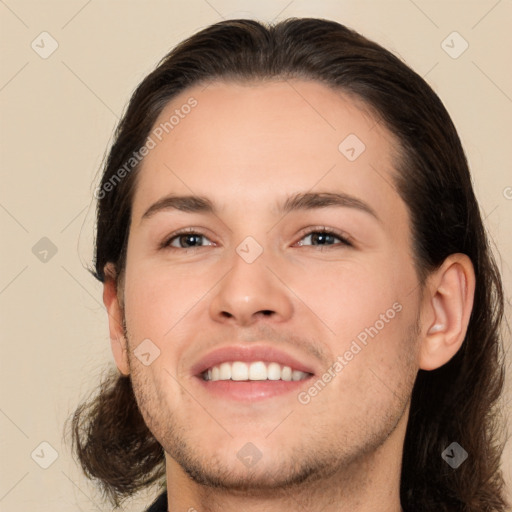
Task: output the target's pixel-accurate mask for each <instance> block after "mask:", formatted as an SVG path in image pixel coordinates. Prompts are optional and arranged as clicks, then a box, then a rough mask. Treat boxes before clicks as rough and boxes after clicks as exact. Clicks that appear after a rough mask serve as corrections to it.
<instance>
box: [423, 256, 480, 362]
mask: <svg viewBox="0 0 512 512" xmlns="http://www.w3.org/2000/svg"><path fill="white" fill-rule="evenodd" d="M474 294H475V272H474V268H473V263H472V262H471V260H470V258H469V257H468V256H467V255H466V254H459V253H457V254H452V255H450V256H449V257H448V258H446V260H445V261H444V262H443V264H442V265H441V267H440V268H439V269H438V270H436V271H435V272H434V273H433V274H432V275H431V276H429V278H428V284H427V286H426V287H425V295H424V299H423V304H422V319H423V320H422V323H421V332H422V333H424V334H423V335H422V338H421V348H420V361H419V366H420V368H421V369H422V370H435V369H436V368H439V367H441V366H443V365H444V364H445V363H447V362H448V361H449V360H450V359H451V358H452V357H453V356H454V355H455V354H456V353H457V351H458V350H459V349H460V347H461V345H462V342H463V341H464V338H465V336H466V332H467V327H468V323H469V318H470V316H471V311H472V309H473V299H474Z"/></svg>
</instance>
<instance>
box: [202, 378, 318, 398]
mask: <svg viewBox="0 0 512 512" xmlns="http://www.w3.org/2000/svg"><path fill="white" fill-rule="evenodd" d="M311 378H312V376H310V377H307V378H306V379H304V380H291V381H284V380H260V381H258V380H255V381H235V380H216V381H211V380H204V379H203V378H202V377H197V380H198V381H199V383H200V384H201V385H202V386H203V388H204V389H205V390H206V391H207V392H208V393H210V394H212V395H215V396H218V397H219V398H225V399H229V400H237V401H239V402H254V401H257V400H264V399H266V398H273V397H276V396H281V395H285V394H286V393H291V392H292V391H298V390H299V389H300V388H301V387H305V386H307V385H309V382H310V380H311Z"/></svg>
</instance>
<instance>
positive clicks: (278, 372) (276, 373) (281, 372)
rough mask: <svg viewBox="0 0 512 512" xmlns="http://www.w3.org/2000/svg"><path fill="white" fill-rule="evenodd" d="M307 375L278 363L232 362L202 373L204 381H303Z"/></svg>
mask: <svg viewBox="0 0 512 512" xmlns="http://www.w3.org/2000/svg"><path fill="white" fill-rule="evenodd" d="M308 375H309V374H307V373H305V372H301V371H299V370H292V369H291V368H290V367H289V366H281V365H280V364H279V363H264V362H263V361H255V362H254V363H244V362H242V361H234V362H233V363H222V364H220V365H217V366H213V367H212V368H209V369H208V370H207V371H205V372H204V373H203V378H204V379H205V380H211V381H217V380H236V381H242V380H245V381H247V380H255V381H257V380H284V381H292V380H293V381H297V380H304V379H305V378H306V377H307V376H308Z"/></svg>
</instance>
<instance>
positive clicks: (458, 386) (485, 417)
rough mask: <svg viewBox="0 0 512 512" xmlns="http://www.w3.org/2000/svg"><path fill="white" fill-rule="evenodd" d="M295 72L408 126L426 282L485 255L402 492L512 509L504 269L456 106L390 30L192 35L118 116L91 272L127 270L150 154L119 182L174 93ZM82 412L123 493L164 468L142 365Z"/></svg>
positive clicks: (237, 27)
mask: <svg viewBox="0 0 512 512" xmlns="http://www.w3.org/2000/svg"><path fill="white" fill-rule="evenodd" d="M289 78H299V79H307V80H311V79H312V80H316V81H319V82H322V83H324V84H325V85H327V86H329V87H333V88H335V89H338V90H342V91H344V92H345V93H348V94H351V95H352V96H355V97H356V98H358V99H359V100H362V101H363V103H364V104H365V105H366V106H368V107H369V108H370V109H371V110H372V112H374V113H375V114H376V116H377V118H378V119H379V122H382V123H383V125H384V126H385V127H386V128H388V129H389V130H390V131H391V132H392V133H393V134H394V135H395V136H396V137H397V139H398V140H399V143H400V148H399V153H400V158H399V161H397V162H396V167H397V171H398V173H397V177H396V180H395V183H394V185H395V187H396V189H397V191H398V193H399V194H400V196H401V198H402V199H403V200H404V202H405V203H406V205H407V207H408V210H409V213H410V217H411V224H412V237H413V245H414V247H413V248H414V262H415V266H416V269H417V273H418V277H419V281H420V283H421V284H423V283H424V282H425V278H426V277H427V276H428V274H429V273H430V272H431V271H433V270H435V269H436V268H438V267H439V266H440V265H441V263H442V262H443V261H444V260H445V258H446V257H447V256H448V255H450V254H452V253H459V252H460V253H465V254H467V255H468V256H469V257H470V258H471V260H472V262H473V265H474V269H475V273H476V290H475V297H474V306H473V311H472V315H471V318H470V321H469V326H468V330H467V334H466V338H465V340H464V343H463V345H462V347H461V349H460V350H459V351H458V353H457V354H456V355H455V356H454V357H453V358H452V359H451V360H450V361H449V362H448V363H447V364H445V365H444V366H443V367H441V368H439V369H437V370H433V371H423V370H420V371H419V373H418V375H417V380H416V382H415V385H414V388H413V392H412V397H411V410H410V417H409V422H408V427H407V432H406V436H405V444H404V454H403V464H402V478H401V488H400V497H401V502H402V505H403V507H404V509H405V510H411V511H415V512H421V511H434V510H435V511H436V512H442V511H450V512H453V511H465V512H468V511H475V512H476V511H484V510H485V511H505V510H506V507H507V505H508V504H507V503H506V499H505V496H504V494H505V491H504V482H503V477H502V474H501V471H500V459H501V450H502V447H503V443H504V440H503V439H502V437H503V430H502V417H501V415H500V411H499V409H498V407H497V405H498V399H499V397H500V395H501V392H502V389H503V384H504V359H503V347H502V335H503V333H502V332H501V331H500V327H501V326H502V325H503V324H502V318H503V290H502V283H501V278H500V274H499V271H498V268H497V265H496V263H495V261H494V258H493V255H492V252H491V250H490V247H489V242H488V238H487V235H486V231H485V228H484V226H483V222H482V218H481V215H480V211H479V207H478V204H477V201H476V198H475V195H474V191H473V188H472V184H471V177H470V173H469V169H468V164H467V160H466V157H465V154H464V151H463V148H462V146H461V142H460V140H459V137H458V135H457V132H456V129H455V127H454V125H453V123H452V121H451V119H450V116H449V114H448V113H447V111H446V109H445V108H444V106H443V104H442V102H441V101H440V99H439V98H438V97H437V95H436V94H435V93H434V92H433V90H432V89H431V88H430V87H429V85H428V84H427V83H426V82H425V81H424V80H423V79H422V78H421V77H420V76H419V75H417V74H416V73H415V72H414V71H412V70H411V69H410V68H409V67H408V66H407V65H406V64H404V63H403V62H402V61H401V60H400V59H398V58H397V57H396V56H394V55H393V54H391V53H390V52H389V51H387V50H385V49H384V48H382V47H381V46H379V45H378V44H376V43H374V42H372V41H369V40H368V39H366V38H364V37H363V36H361V35H360V34H358V33H357V32H355V31H353V30H350V29H348V28H346V27H345V26H343V25H341V24H339V23H336V22H333V21H329V20H324V19H312V18H302V19H301V18H291V19H287V20H285V21H282V22H280V23H277V24H275V25H267V24H263V23H260V22H257V21H254V20H228V21H222V22H220V23H216V24H214V25H212V26H209V27H207V28H205V29H204V30H201V31H200V32H198V33H197V34H195V35H193V36H191V37H190V38H188V39H187V40H185V41H183V42H182V43H180V44H179V45H178V46H177V47H176V48H175V49H174V50H172V51H171V52H170V53H169V54H168V55H167V56H166V57H164V58H163V59H162V60H161V62H160V63H159V64H158V66H157V67H156V69H155V70H154V71H153V72H152V73H151V74H149V75H148V76H147V77H146V78H145V79H144V80H143V81H142V83H141V84H140V85H139V86H138V88H137V89H136V91H135V92H134V94H133V96H132V98H131V100H130V103H129V106H128V108H127V110H126V112H125V114H124V116H123V118H122V119H121V121H120V123H119V125H118V127H117V130H116V133H115V140H114V143H113V145H112V147H111V149H110V153H109V154H108V157H107V159H106V161H105V164H104V169H103V175H102V180H101V185H100V188H99V189H98V191H99V192H98V194H97V197H98V199H99V201H98V207H97V233H96V254H95V262H94V268H93V269H91V272H92V273H93V275H94V276H95V277H96V278H97V279H98V280H100V281H101V282H104V280H105V274H104V266H105V264H106V263H107V262H112V263H113V264H115V268H116V271H117V276H118V278H120V277H121V276H122V274H123V270H124V265H125V258H126V247H127V241H128V230H129V224H130V216H131V204H132V198H133V192H134V189H135V185H136V176H137V170H138V168H139V166H138V165H134V166H133V169H129V171H127V172H125V173H122V175H123V178H122V179H120V180H119V179H117V181H116V182H115V186H114V185H113V184H114V181H113V180H115V179H116V176H117V178H119V175H120V173H119V170H120V169H121V168H123V166H125V165H126V162H128V161H130V158H131V157H132V156H133V154H134V152H136V151H138V150H139V148H141V147H142V146H143V145H144V144H145V143H146V140H147V138H148V136H149V134H150V132H151V130H152V128H153V125H154V123H155V120H156V119H157V117H158V115H159V114H160V112H161V111H162V109H163V108H164V106H165V105H166V104H167V103H168V102H169V101H170V100H171V99H172V98H173V97H174V96H176V95H177V94H178V93H180V92H182V91H183V90H185V89H186V88H187V87H190V86H192V85H195V84H199V83H202V82H208V81H210V80H214V79H223V80H226V81H230V80H231V81H249V80H250V81H253V80H265V79H283V80H286V79H289ZM125 171H126V167H125ZM108 183H110V184H111V186H110V187H109V186H108V185H107V184H108ZM69 421H70V428H69V431H70V433H71V436H72V442H73V450H74V453H75V454H76V456H77V458H78V461H79V462H80V464H81V466H82V468H83V470H84V472H85V473H86V475H87V476H88V477H90V478H94V479H96V480H97V482H98V484H99V486H100V488H101V489H102V491H103V492H104V494H105V495H106V496H108V498H109V499H110V501H111V502H112V503H113V504H114V505H116V506H118V505H119V504H120V503H121V502H122V501H123V500H124V499H125V498H127V497H129V496H131V495H132V494H134V493H135V492H137V491H138V490H141V489H143V488H144V487H146V486H149V485H150V484H153V483H155V482H162V483H163V482H164V475H165V467H164V452H163V449H162V447H161V446H160V445H159V444H158V442H157V441H156V439H155V438H154V437H153V435H152V434H151V432H150V431H149V429H148V428H147V426H146V425H145V423H144V421H143V418H142V416H141V414H140V412H139V410H138V408H137V404H136V401H135V397H134V394H133V390H132V385H131V381H130V378H129V377H124V376H121V375H119V373H118V372H117V371H114V372H112V373H110V375H108V376H107V377H106V378H105V379H104V380H103V382H102V383H101V385H100V388H99V390H98V393H97V394H96V395H95V396H94V397H93V398H92V399H90V400H86V401H84V402H83V403H82V404H81V405H80V406H79V407H78V409H77V410H76V412H75V413H74V415H73V416H72V417H71V418H70V419H69ZM453 441H456V442H457V443H459V445H461V446H462V447H463V448H464V449H465V450H466V452H468V454H469V457H468V459H467V460H466V461H465V462H464V463H463V464H462V465H460V466H459V467H458V468H457V469H452V468H451V467H450V466H449V465H448V464H447V463H446V462H445V461H444V460H443V459H442V457H441V453H442V452H443V450H444V449H445V448H446V447H447V446H449V445H450V444H451V443H452V442H453Z"/></svg>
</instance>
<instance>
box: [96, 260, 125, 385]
mask: <svg viewBox="0 0 512 512" xmlns="http://www.w3.org/2000/svg"><path fill="white" fill-rule="evenodd" d="M103 304H104V305H105V308H106V310H107V313H108V326H109V333H110V346H111V349H112V355H113V356H114V360H115V363H116V366H117V368H118V369H119V371H120V372H121V373H122V374H123V375H129V374H130V366H129V363H128V352H127V350H128V348H127V341H126V338H125V336H124V329H123V308H122V305H121V304H120V303H119V297H118V290H117V280H116V274H115V271H114V267H113V265H112V264H111V263H108V264H107V265H105V281H104V283H103Z"/></svg>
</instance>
